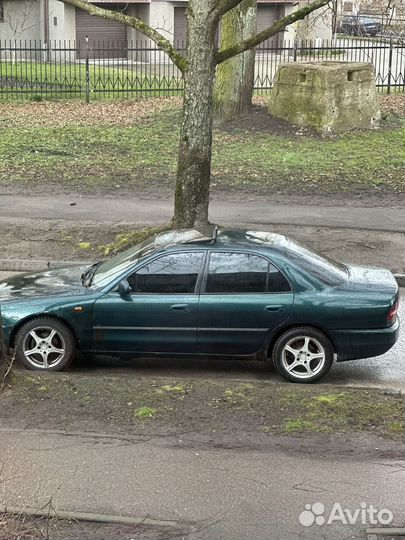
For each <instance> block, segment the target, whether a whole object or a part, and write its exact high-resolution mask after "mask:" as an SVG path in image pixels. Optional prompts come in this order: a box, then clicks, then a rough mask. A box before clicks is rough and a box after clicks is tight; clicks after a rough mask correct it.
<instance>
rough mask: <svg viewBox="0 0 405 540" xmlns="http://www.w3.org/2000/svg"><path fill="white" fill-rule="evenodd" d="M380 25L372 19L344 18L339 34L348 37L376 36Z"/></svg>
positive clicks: (360, 17)
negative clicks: (341, 33)
mask: <svg viewBox="0 0 405 540" xmlns="http://www.w3.org/2000/svg"><path fill="white" fill-rule="evenodd" d="M381 29H382V25H381V23H380V22H378V21H376V20H375V19H373V18H372V17H367V16H345V17H343V18H342V22H341V32H343V33H344V34H348V35H350V36H376V35H377V34H378V33H380V32H381Z"/></svg>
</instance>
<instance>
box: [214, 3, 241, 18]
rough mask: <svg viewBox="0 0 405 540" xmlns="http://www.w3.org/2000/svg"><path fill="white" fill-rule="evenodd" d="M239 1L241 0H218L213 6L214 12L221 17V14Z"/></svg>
mask: <svg viewBox="0 0 405 540" xmlns="http://www.w3.org/2000/svg"><path fill="white" fill-rule="evenodd" d="M241 2H242V0H219V1H218V2H217V3H216V6H215V14H216V15H217V16H218V17H222V15H225V13H228V11H231V9H233V8H234V7H236V6H237V5H239V4H240V3H241Z"/></svg>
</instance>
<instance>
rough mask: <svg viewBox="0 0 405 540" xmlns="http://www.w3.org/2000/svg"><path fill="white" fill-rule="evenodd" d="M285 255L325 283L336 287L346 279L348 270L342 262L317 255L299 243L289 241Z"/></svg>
mask: <svg viewBox="0 0 405 540" xmlns="http://www.w3.org/2000/svg"><path fill="white" fill-rule="evenodd" d="M286 255H287V257H288V258H289V260H291V261H293V262H294V263H296V264H297V266H299V267H300V268H302V269H303V270H305V271H306V272H308V274H310V275H312V276H313V277H315V278H316V279H318V280H319V281H320V282H321V283H324V284H325V285H329V286H331V287H336V286H337V285H340V284H341V283H344V282H345V281H346V280H347V276H348V272H347V268H346V266H345V265H344V264H341V263H338V262H336V261H334V260H332V259H329V258H328V257H325V256H324V255H319V254H318V253H316V252H314V251H311V250H309V249H306V248H305V247H303V246H300V245H299V244H296V243H294V242H290V245H289V247H288V248H287V249H286Z"/></svg>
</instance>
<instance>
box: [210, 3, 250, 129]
mask: <svg viewBox="0 0 405 540" xmlns="http://www.w3.org/2000/svg"><path fill="white" fill-rule="evenodd" d="M256 15H257V2H256V0H243V1H242V2H241V3H240V4H239V5H238V6H237V7H235V8H233V9H232V10H231V11H228V13H226V14H225V15H224V16H223V17H222V19H221V47H220V49H221V50H224V49H227V48H228V47H231V46H232V45H235V43H239V42H241V41H243V40H244V39H248V38H250V37H252V36H254V35H255V34H256ZM254 68H255V53H254V50H249V51H246V52H245V53H242V54H239V55H237V56H235V57H234V58H231V59H230V60H227V61H226V62H223V63H222V64H220V65H219V66H218V68H217V75H216V80H215V87H214V118H215V121H216V122H218V123H222V122H226V121H228V120H235V119H237V118H239V117H241V116H243V115H245V114H247V113H249V112H250V109H251V107H252V95H253V85H254Z"/></svg>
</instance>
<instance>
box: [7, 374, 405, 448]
mask: <svg viewBox="0 0 405 540" xmlns="http://www.w3.org/2000/svg"><path fill="white" fill-rule="evenodd" d="M0 411H1V413H0V416H1V417H2V418H3V419H9V421H11V422H13V423H16V424H17V425H18V424H19V423H21V424H22V425H26V424H27V422H28V423H29V425H30V426H31V427H38V428H40V427H46V428H50V427H52V426H55V424H56V425H59V424H63V425H64V428H66V429H70V428H71V429H74V428H77V427H78V426H80V429H91V430H95V429H97V428H99V429H106V426H109V425H111V423H113V425H114V429H116V430H117V431H124V432H126V433H127V432H128V433H130V432H131V430H135V431H136V430H138V429H143V430H150V429H152V430H155V431H158V432H165V433H172V432H176V430H177V429H179V426H182V428H183V429H184V428H185V427H186V428H187V430H190V431H193V430H195V431H210V432H212V431H215V432H224V433H229V432H241V433H242V432H245V433H259V432H261V433H269V434H271V433H276V434H283V433H284V434H302V433H308V434H311V433H312V434H314V433H317V434H322V433H325V434H331V433H358V432H365V433H372V434H375V435H378V436H382V437H385V438H392V439H400V438H401V437H403V433H404V403H403V397H402V396H400V395H399V394H391V393H387V392H384V391H381V390H377V389H364V388H343V387H338V386H336V387H333V388H330V387H328V391H327V393H326V392H325V387H323V386H322V385H311V386H307V385H288V384H279V383H274V384H273V383H271V384H269V383H263V382H257V383H256V382H255V383H241V382H232V381H227V380H221V381H218V380H200V379H192V378H189V379H182V380H180V381H179V380H176V379H170V378H167V379H163V380H162V379H158V380H154V379H153V378H152V377H150V378H148V379H142V380H140V379H138V378H136V376H133V375H131V373H130V372H128V373H126V374H124V375H114V374H112V375H111V376H106V375H105V374H104V375H99V374H94V375H89V374H80V373H70V374H64V373H52V374H36V373H30V372H24V371H17V372H14V373H13V374H12V376H11V378H10V381H9V386H8V388H7V389H6V390H5V391H4V392H3V394H2V395H1V396H0ZM150 419H153V420H154V421H153V422H144V420H150Z"/></svg>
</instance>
